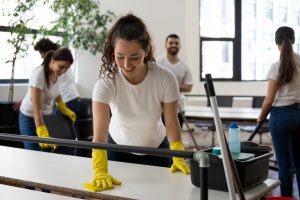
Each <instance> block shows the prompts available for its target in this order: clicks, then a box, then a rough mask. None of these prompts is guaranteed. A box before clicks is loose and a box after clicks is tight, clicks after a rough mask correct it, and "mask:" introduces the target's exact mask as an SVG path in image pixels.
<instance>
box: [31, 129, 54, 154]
mask: <svg viewBox="0 0 300 200" xmlns="http://www.w3.org/2000/svg"><path fill="white" fill-rule="evenodd" d="M36 133H37V135H38V137H40V138H49V133H48V129H47V127H46V126H45V125H42V126H39V127H37V129H36ZM39 145H40V147H41V148H52V149H54V150H55V149H56V148H57V146H56V145H55V144H45V143H39Z"/></svg>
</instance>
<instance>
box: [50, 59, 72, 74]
mask: <svg viewBox="0 0 300 200" xmlns="http://www.w3.org/2000/svg"><path fill="white" fill-rule="evenodd" d="M70 66H71V64H70V63H69V62H67V61H64V60H53V59H51V62H50V70H51V72H52V73H53V74H54V75H56V76H60V75H62V74H63V73H65V72H66V71H67V70H68V69H69V68H70Z"/></svg>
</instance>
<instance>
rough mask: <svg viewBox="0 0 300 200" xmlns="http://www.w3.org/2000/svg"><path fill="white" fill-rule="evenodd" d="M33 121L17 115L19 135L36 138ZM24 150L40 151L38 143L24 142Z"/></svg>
mask: <svg viewBox="0 0 300 200" xmlns="http://www.w3.org/2000/svg"><path fill="white" fill-rule="evenodd" d="M35 129H36V128H35V124H34V119H33V118H32V117H29V116H26V115H24V114H23V113H21V112H20V113H19V130H20V134H21V135H29V136H37V134H36V132H35ZM23 144H24V148H25V149H30V150H36V151H39V150H40V146H39V144H38V143H31V142H24V143H23Z"/></svg>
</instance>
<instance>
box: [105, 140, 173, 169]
mask: <svg viewBox="0 0 300 200" xmlns="http://www.w3.org/2000/svg"><path fill="white" fill-rule="evenodd" d="M108 143H110V144H116V142H115V141H114V140H113V139H112V138H111V136H110V135H108ZM158 148H164V149H168V148H169V142H168V140H167V138H165V139H164V140H163V141H162V143H161V144H160V146H159V147H158ZM107 156H108V159H109V160H113V161H121V162H129V163H136V164H143V165H153V166H161V167H170V166H171V159H170V158H169V157H161V156H150V155H136V154H132V153H123V152H114V151H107Z"/></svg>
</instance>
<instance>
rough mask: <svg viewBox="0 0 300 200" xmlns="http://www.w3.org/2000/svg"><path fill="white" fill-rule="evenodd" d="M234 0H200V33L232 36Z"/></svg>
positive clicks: (208, 35) (233, 29)
mask: <svg viewBox="0 0 300 200" xmlns="http://www.w3.org/2000/svg"><path fill="white" fill-rule="evenodd" d="M234 23H235V21H234V0H201V1H200V35H201V36H202V37H203V36H204V37H227V38H228V37H229V38H233V37H234V35H235V34H234V32H235V28H234V27H235V24H234Z"/></svg>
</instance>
